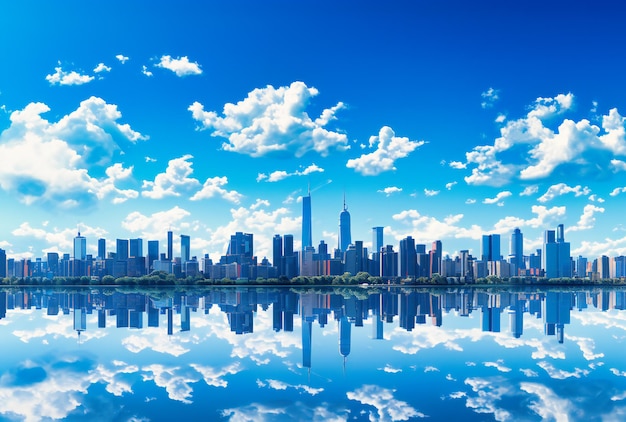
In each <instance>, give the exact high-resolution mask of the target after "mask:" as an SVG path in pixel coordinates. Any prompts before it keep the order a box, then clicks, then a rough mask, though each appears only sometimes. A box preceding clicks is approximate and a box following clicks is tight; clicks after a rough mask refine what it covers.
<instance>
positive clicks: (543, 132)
mask: <svg viewBox="0 0 626 422" xmlns="http://www.w3.org/2000/svg"><path fill="white" fill-rule="evenodd" d="M573 101H574V96H573V95H572V94H567V95H563V94H560V95H558V96H556V97H554V98H538V99H537V101H535V104H534V105H533V107H532V108H531V110H530V111H529V112H528V113H527V115H526V116H525V117H523V118H520V119H517V120H509V121H508V123H507V124H506V125H505V126H504V127H503V128H501V130H500V134H501V136H500V137H499V138H497V139H496V140H495V142H494V144H493V145H481V146H477V147H475V148H474V149H473V150H472V151H470V152H467V153H466V163H465V165H471V166H472V167H473V168H472V174H471V175H470V176H467V177H466V178H465V180H466V182H467V183H468V184H485V185H493V186H501V185H504V184H506V183H508V182H510V181H511V180H514V179H519V180H535V179H544V178H547V177H549V176H550V175H552V174H553V173H554V172H555V171H556V170H559V171H561V172H562V173H563V174H564V175H567V176H568V177H571V176H584V177H586V178H588V176H589V175H601V174H603V172H606V170H607V169H610V168H611V165H610V163H611V164H612V165H613V167H617V166H618V161H619V160H618V161H615V156H625V155H626V135H625V133H626V130H625V128H624V118H623V117H622V116H621V115H620V114H619V113H618V111H617V109H612V110H610V111H609V114H608V115H605V116H602V128H600V127H598V126H596V125H593V124H591V123H590V122H589V120H586V119H583V120H580V121H578V122H575V121H572V120H569V119H564V120H562V121H561V123H560V124H559V125H558V128H557V129H556V131H555V130H553V129H551V128H550V127H548V126H546V124H547V123H546V121H548V123H550V122H549V120H548V119H552V118H554V117H556V116H558V115H560V114H562V113H564V112H567V111H569V110H570V109H571V108H572V105H573ZM511 152H514V153H513V154H512V153H511ZM505 156H507V157H520V158H518V159H517V161H509V160H508V159H507V160H506V161H505V159H504V157H505Z"/></svg>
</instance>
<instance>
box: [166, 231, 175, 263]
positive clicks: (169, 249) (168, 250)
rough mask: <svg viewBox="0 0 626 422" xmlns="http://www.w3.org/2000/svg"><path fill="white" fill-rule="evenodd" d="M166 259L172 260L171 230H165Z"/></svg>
mask: <svg viewBox="0 0 626 422" xmlns="http://www.w3.org/2000/svg"><path fill="white" fill-rule="evenodd" d="M167 260H168V261H173V260H174V234H173V233H172V231H171V230H168V231H167Z"/></svg>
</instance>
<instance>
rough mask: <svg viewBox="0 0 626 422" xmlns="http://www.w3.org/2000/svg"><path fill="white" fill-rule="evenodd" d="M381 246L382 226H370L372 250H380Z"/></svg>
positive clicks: (375, 251)
mask: <svg viewBox="0 0 626 422" xmlns="http://www.w3.org/2000/svg"><path fill="white" fill-rule="evenodd" d="M383 246H385V245H384V243H383V227H372V252H374V253H377V252H380V248H382V247H383Z"/></svg>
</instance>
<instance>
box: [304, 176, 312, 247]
mask: <svg viewBox="0 0 626 422" xmlns="http://www.w3.org/2000/svg"><path fill="white" fill-rule="evenodd" d="M307 246H313V227H312V223H311V187H310V186H309V189H308V192H307V196H303V197H302V250H304V249H305V248H306V247H307Z"/></svg>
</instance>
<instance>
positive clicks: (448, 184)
mask: <svg viewBox="0 0 626 422" xmlns="http://www.w3.org/2000/svg"><path fill="white" fill-rule="evenodd" d="M456 184H457V182H450V183H446V189H448V190H452V188H453V187H454V186H455V185H456Z"/></svg>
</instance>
